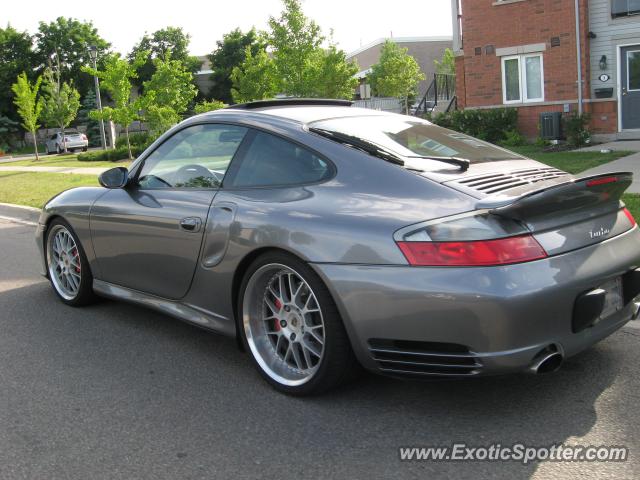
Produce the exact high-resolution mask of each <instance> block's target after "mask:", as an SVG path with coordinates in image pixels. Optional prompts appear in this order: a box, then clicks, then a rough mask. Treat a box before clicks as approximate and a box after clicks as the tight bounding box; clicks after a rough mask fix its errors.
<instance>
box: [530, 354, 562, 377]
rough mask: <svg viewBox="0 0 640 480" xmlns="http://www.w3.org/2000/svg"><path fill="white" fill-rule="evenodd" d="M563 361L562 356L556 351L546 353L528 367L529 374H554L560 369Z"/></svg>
mask: <svg viewBox="0 0 640 480" xmlns="http://www.w3.org/2000/svg"><path fill="white" fill-rule="evenodd" d="M563 361H564V356H563V355H562V353H560V352H557V351H556V352H553V351H547V352H546V353H544V354H541V355H540V356H539V357H538V358H536V360H535V361H534V362H533V364H532V365H531V366H530V367H529V372H531V373H535V374H540V373H551V372H555V371H556V370H558V369H559V368H560V366H561V365H562V362H563Z"/></svg>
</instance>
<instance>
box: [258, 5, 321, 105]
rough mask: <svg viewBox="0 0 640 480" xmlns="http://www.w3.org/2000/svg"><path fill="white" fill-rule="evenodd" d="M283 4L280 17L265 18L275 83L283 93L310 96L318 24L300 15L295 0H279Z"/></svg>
mask: <svg viewBox="0 0 640 480" xmlns="http://www.w3.org/2000/svg"><path fill="white" fill-rule="evenodd" d="M283 4H284V10H283V11H282V13H281V14H280V18H277V19H276V18H275V17H270V18H269V28H270V30H271V31H270V34H269V45H270V46H271V47H272V49H273V62H274V65H275V69H276V72H277V78H278V79H279V85H278V87H279V90H280V91H281V92H282V93H285V94H287V95H292V96H296V97H306V96H311V94H312V92H313V90H314V80H316V79H317V71H315V72H314V70H317V69H316V68H314V67H317V59H318V54H317V51H318V49H320V48H321V45H322V42H323V41H324V37H323V36H322V32H321V30H320V26H319V25H318V24H317V23H316V22H314V21H313V20H310V19H308V18H307V17H306V16H305V15H304V12H303V11H302V5H301V4H300V1H299V0H283ZM309 67H311V68H309Z"/></svg>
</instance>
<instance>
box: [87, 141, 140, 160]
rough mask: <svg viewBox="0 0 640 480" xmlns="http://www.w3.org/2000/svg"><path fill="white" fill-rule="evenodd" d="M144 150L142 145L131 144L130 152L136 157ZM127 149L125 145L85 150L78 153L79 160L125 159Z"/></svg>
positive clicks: (126, 157)
mask: <svg viewBox="0 0 640 480" xmlns="http://www.w3.org/2000/svg"><path fill="white" fill-rule="evenodd" d="M143 151H144V147H140V146H135V147H134V146H133V145H132V146H131V154H132V155H133V157H134V158H135V157H137V156H138V155H140V154H141V153H142V152H143ZM128 158H129V151H128V150H127V147H126V146H125V147H118V148H116V149H115V150H111V149H109V150H98V151H95V152H86V153H81V154H79V155H78V161H79V162H117V161H118V160H127V159H128Z"/></svg>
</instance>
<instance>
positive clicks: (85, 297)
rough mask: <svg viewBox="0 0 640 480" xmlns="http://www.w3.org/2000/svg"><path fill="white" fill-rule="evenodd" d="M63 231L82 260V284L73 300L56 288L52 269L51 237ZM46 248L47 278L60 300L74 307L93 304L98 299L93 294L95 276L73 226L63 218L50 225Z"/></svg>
mask: <svg viewBox="0 0 640 480" xmlns="http://www.w3.org/2000/svg"><path fill="white" fill-rule="evenodd" d="M61 229H64V230H66V231H67V232H68V233H69V235H70V236H71V237H72V238H73V240H74V242H75V245H76V248H77V252H78V257H79V260H80V284H79V287H78V289H77V293H76V294H75V295H74V296H73V297H72V298H69V297H68V296H65V295H64V294H63V293H62V292H61V290H59V288H58V286H56V283H55V281H54V279H53V278H52V270H51V268H50V259H51V255H52V252H51V248H52V238H51V237H52V235H53V234H55V233H56V232H57V231H60V230H61ZM44 248H45V260H46V265H47V277H48V278H49V281H50V282H51V286H52V288H53V291H54V292H55V293H56V295H57V296H58V298H59V299H60V300H62V302H64V303H66V304H67V305H70V306H72V307H81V306H84V305H89V304H91V303H94V302H95V301H96V299H97V297H96V295H95V293H94V292H93V275H92V273H91V268H90V267H89V262H88V260H87V256H86V254H85V252H84V248H83V247H82V243H80V240H79V239H78V236H77V235H76V233H75V232H74V231H73V229H72V228H71V225H69V223H67V222H66V221H65V220H63V219H62V218H56V219H54V220H53V221H52V222H51V224H50V225H49V227H48V228H47V235H46V240H45V245H44Z"/></svg>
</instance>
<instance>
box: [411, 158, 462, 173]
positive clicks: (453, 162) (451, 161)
mask: <svg viewBox="0 0 640 480" xmlns="http://www.w3.org/2000/svg"><path fill="white" fill-rule="evenodd" d="M408 158H424V159H427V160H436V161H438V162H444V163H448V164H450V165H455V166H456V167H460V170H462V171H463V172H466V171H467V170H469V165H471V162H470V161H469V160H467V159H466V158H460V157H432V156H424V155H411V156H410V157H408Z"/></svg>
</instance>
